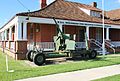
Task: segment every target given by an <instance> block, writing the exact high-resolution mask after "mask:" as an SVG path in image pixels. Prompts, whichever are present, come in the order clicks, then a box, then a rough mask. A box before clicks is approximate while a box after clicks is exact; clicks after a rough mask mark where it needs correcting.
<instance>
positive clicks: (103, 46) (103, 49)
mask: <svg viewBox="0 0 120 81" xmlns="http://www.w3.org/2000/svg"><path fill="white" fill-rule="evenodd" d="M104 21H105V18H104V0H102V24H103V43H102V53H103V56H105V36H104V34H105V23H104Z"/></svg>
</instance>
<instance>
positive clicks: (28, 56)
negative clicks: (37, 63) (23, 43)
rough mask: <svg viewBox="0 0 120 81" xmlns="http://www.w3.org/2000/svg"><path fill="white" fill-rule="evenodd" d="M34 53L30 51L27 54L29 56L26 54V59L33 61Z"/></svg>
mask: <svg viewBox="0 0 120 81" xmlns="http://www.w3.org/2000/svg"><path fill="white" fill-rule="evenodd" d="M33 53H34V51H32V50H30V51H28V52H27V54H26V58H27V60H29V61H31V62H32V61H33V59H32V56H33V55H32V54H33Z"/></svg>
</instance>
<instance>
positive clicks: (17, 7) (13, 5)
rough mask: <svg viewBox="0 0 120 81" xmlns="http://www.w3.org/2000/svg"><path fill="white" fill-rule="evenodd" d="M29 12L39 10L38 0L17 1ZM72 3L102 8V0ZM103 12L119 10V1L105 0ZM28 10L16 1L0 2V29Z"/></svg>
mask: <svg viewBox="0 0 120 81" xmlns="http://www.w3.org/2000/svg"><path fill="white" fill-rule="evenodd" d="M19 1H20V2H22V3H23V4H24V5H25V7H27V8H28V9H29V10H30V11H35V10H39V9H40V3H41V2H40V0H19ZM53 1H55V0H47V4H50V3H51V2H53ZM68 1H72V2H78V3H84V4H91V3H92V2H97V4H98V8H102V0H68ZM104 5H105V10H106V11H109V10H113V9H119V8H120V0H105V3H104ZM28 9H26V8H24V7H23V6H22V5H21V4H20V3H19V2H18V1H17V0H1V1H0V27H2V26H3V25H4V24H5V23H7V22H8V21H9V20H10V19H11V18H12V17H13V16H14V15H15V14H16V13H20V12H27V11H28Z"/></svg>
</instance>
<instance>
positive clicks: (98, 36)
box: [96, 28, 102, 43]
mask: <svg viewBox="0 0 120 81" xmlns="http://www.w3.org/2000/svg"><path fill="white" fill-rule="evenodd" d="M96 40H97V41H99V42H101V43H102V28H96Z"/></svg>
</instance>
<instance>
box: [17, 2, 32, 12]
mask: <svg viewBox="0 0 120 81" xmlns="http://www.w3.org/2000/svg"><path fill="white" fill-rule="evenodd" d="M17 1H18V2H19V4H21V5H22V6H23V7H24V8H25V9H27V10H28V11H29V12H30V9H29V8H28V7H26V6H25V5H24V4H23V3H22V2H21V1H20V0H17Z"/></svg>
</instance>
